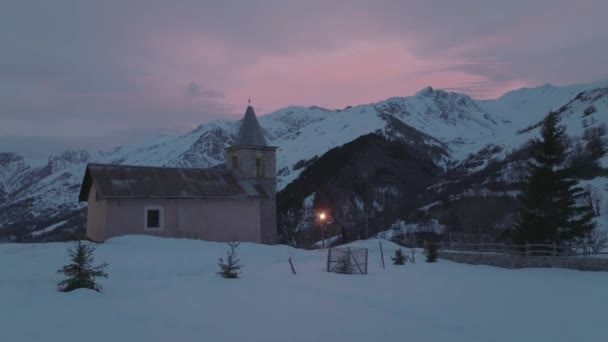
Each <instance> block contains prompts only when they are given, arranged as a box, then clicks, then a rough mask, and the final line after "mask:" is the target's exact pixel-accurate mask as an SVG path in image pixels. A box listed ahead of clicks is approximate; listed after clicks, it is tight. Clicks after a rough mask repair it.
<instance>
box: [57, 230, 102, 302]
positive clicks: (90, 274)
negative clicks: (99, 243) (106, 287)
mask: <svg viewBox="0 0 608 342" xmlns="http://www.w3.org/2000/svg"><path fill="white" fill-rule="evenodd" d="M94 252H95V246H94V245H92V244H83V243H82V242H81V241H78V245H76V248H75V249H72V248H69V249H68V254H69V255H70V259H71V260H72V263H71V264H69V265H65V266H63V267H61V268H60V269H59V270H57V273H59V274H63V275H65V276H66V277H68V278H67V279H64V280H62V281H60V282H59V283H58V284H57V286H58V288H59V291H61V292H70V291H73V290H76V289H81V288H85V289H91V290H95V291H97V292H100V291H101V285H99V284H97V283H96V282H95V279H96V278H107V277H108V274H107V273H106V272H105V271H104V269H105V268H106V267H108V263H106V262H104V263H103V264H101V265H98V266H93V259H94V257H93V253H94Z"/></svg>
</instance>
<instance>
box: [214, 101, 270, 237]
mask: <svg viewBox="0 0 608 342" xmlns="http://www.w3.org/2000/svg"><path fill="white" fill-rule="evenodd" d="M276 150H277V147H274V146H268V144H267V143H266V139H265V138H264V134H263V132H262V127H261V126H260V123H259V122H258V119H257V117H256V115H255V112H254V110H253V107H252V106H251V101H250V103H249V106H247V110H246V111H245V117H244V118H243V120H241V127H240V129H239V134H238V136H237V138H236V140H235V141H234V143H233V144H232V146H230V147H229V148H228V149H226V157H225V160H226V168H228V170H231V171H232V172H233V174H234V175H235V176H236V177H237V178H238V179H244V180H248V181H250V182H251V183H253V184H258V185H259V186H261V188H262V189H263V191H264V194H262V198H261V199H260V217H261V228H262V232H261V234H262V236H261V241H262V243H267V244H273V243H276V240H277V205H276V192H277V175H276V174H277V158H276Z"/></svg>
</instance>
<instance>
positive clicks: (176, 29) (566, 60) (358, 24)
mask: <svg viewBox="0 0 608 342" xmlns="http://www.w3.org/2000/svg"><path fill="white" fill-rule="evenodd" d="M607 10H608V3H606V2H604V1H599V0H584V1H580V2H577V3H572V2H570V1H566V0H559V1H553V0H543V1H536V2H534V3H529V2H528V1H523V0H522V1H519V0H516V1H511V2H507V3H505V2H492V3H490V2H487V1H479V0H466V1H461V2H458V3H454V2H451V1H439V0H438V1H431V2H429V1H417V0H413V1H408V2H407V3H405V2H394V1H366V0H354V1H349V2H340V1H337V2H331V3H327V2H325V1H318V0H312V1H307V2H293V3H291V2H290V3H285V2H283V1H280V0H264V1H260V2H256V3H252V2H248V1H231V2H227V3H216V2H209V1H192V0H178V1H172V2H169V1H159V2H154V3H150V2H148V1H141V0H129V1H118V0H109V1H105V2H102V3H99V2H76V3H74V2H71V1H64V0H58V1H53V2H51V3H36V4H32V3H26V2H14V3H11V4H9V5H7V6H5V8H3V11H2V12H1V13H0V28H1V29H0V46H1V47H2V51H3V55H2V61H1V62H0V103H3V110H2V111H0V121H1V122H2V125H0V151H4V150H7V149H9V148H11V149H14V148H15V147H16V148H18V149H21V150H25V151H29V152H31V153H38V154H41V155H46V154H49V153H47V152H45V151H47V150H48V148H50V147H52V146H50V145H55V146H59V145H61V146H66V147H67V146H74V145H79V146H80V145H81V144H85V145H89V146H101V145H104V144H105V141H112V142H113V145H123V144H128V143H131V142H136V141H141V140H142V139H147V138H149V137H151V136H156V135H159V134H160V135H175V134H180V133H184V132H187V131H189V130H192V129H194V128H196V127H197V126H199V125H200V124H201V123H205V122H209V121H212V120H216V119H224V120H237V119H240V116H241V115H242V108H244V107H245V105H246V101H247V99H248V98H249V97H251V98H252V100H253V104H254V106H255V108H256V110H257V112H259V113H270V112H273V111H275V110H278V109H280V108H284V107H287V106H290V105H294V106H313V105H314V106H318V107H322V108H334V109H341V108H345V107H346V106H349V105H350V106H353V105H357V104H365V103H373V102H378V101H382V100H384V99H388V98H392V97H404V96H408V94H415V93H416V92H417V91H419V90H420V89H423V88H424V87H426V86H427V85H431V86H432V87H433V88H434V89H444V90H446V91H454V92H458V93H464V94H467V95H469V96H470V97H472V98H474V99H491V98H497V97H499V96H500V95H503V94H504V93H507V92H509V91H513V90H516V89H520V88H522V87H528V88H529V87H536V86H541V85H544V84H547V83H549V84H555V85H572V84H586V83H590V82H596V81H597V80H603V79H608V65H607V64H606V63H605V56H606V54H607V53H608V30H606V28H607V27H608V25H607V24H606V23H605V21H604V18H603V13H605V12H606V11H607ZM576 13H585V15H584V16H583V15H576ZM30 138H31V139H30ZM32 140H35V142H30V144H31V146H29V147H28V146H26V145H27V144H28V142H27V141H32Z"/></svg>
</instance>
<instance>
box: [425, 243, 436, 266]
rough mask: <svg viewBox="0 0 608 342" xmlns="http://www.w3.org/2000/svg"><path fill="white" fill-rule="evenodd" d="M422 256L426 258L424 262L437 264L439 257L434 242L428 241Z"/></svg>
mask: <svg viewBox="0 0 608 342" xmlns="http://www.w3.org/2000/svg"><path fill="white" fill-rule="evenodd" d="M424 255H425V256H426V262H437V258H438V257H439V255H438V252H437V244H436V243H435V242H431V241H428V242H427V243H426V245H425V246H424Z"/></svg>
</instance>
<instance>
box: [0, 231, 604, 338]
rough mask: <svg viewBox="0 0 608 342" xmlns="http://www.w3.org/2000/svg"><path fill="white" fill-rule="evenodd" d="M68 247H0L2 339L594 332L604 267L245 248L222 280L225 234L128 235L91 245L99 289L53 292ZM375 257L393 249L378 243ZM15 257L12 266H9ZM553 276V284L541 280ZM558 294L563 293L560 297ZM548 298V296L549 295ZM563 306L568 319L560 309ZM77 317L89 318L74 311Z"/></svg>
mask: <svg viewBox="0 0 608 342" xmlns="http://www.w3.org/2000/svg"><path fill="white" fill-rule="evenodd" d="M71 246H73V243H48V244H2V245H0V269H2V270H3V274H2V281H0V303H2V310H0V322H3V323H5V324H3V325H2V336H3V340H5V341H23V342H25V341H41V340H48V341H65V342H72V341H74V342H75V341H81V340H83V339H85V340H87V341H89V342H107V341H149V342H155V341H163V342H166V341H226V342H229V341H235V342H236V341H239V342H242V341H265V342H272V341H281V342H282V341H307V342H308V341H351V342H369V341H391V342H394V341H396V340H402V339H403V337H404V336H405V337H407V338H408V339H410V340H413V341H451V342H461V341H462V342H477V341H479V342H482V341H483V342H485V341H496V342H500V341H552V342H560V341H564V342H565V341H602V340H603V339H604V338H605V329H604V324H605V311H606V310H605V309H606V308H605V303H606V302H608V294H607V293H606V291H605V289H606V287H607V286H608V274H606V273H603V272H579V271H571V270H565V269H524V270H508V269H500V268H494V267H486V266H473V265H466V264H457V263H452V262H449V261H444V260H439V262H438V263H435V264H428V263H424V262H422V261H421V260H420V259H422V257H421V253H420V252H419V253H418V254H417V259H419V260H418V262H417V263H415V264H407V265H406V266H394V265H392V264H387V266H386V269H382V267H381V263H380V252H379V250H378V240H368V241H365V242H356V243H353V244H351V246H356V247H366V248H369V253H370V254H369V267H368V274H367V275H342V274H335V273H327V272H325V270H324V267H325V262H326V254H325V251H324V250H317V251H305V250H296V251H295V253H294V257H293V259H294V264H295V268H296V270H297V274H296V275H292V274H291V270H290V268H289V264H288V263H287V257H288V250H287V247H286V246H264V245H258V244H242V245H241V246H240V247H238V249H237V252H238V256H239V258H240V259H241V262H242V264H243V265H244V268H243V274H242V277H241V279H230V280H229V279H223V278H221V277H219V276H218V275H217V274H215V272H216V271H217V269H218V267H217V264H216V262H217V259H218V258H219V257H221V256H224V255H225V252H226V247H227V246H226V244H220V243H211V242H204V241H196V240H187V239H161V238H152V237H144V236H138V237H135V236H131V237H122V238H114V239H111V240H109V241H107V242H105V243H104V244H101V245H99V246H98V249H97V253H96V255H95V257H96V263H97V262H103V261H106V262H108V263H109V268H108V273H109V278H108V279H101V280H100V284H101V285H102V286H103V292H102V293H96V292H93V291H89V290H76V291H74V292H71V293H61V292H58V291H57V290H56V284H57V282H58V281H59V280H61V276H60V275H58V274H56V273H55V270H56V269H58V268H59V267H61V265H63V264H65V263H66V262H67V261H68V257H67V253H66V248H67V247H71ZM383 247H384V253H385V256H386V255H392V254H393V251H394V249H396V248H397V246H396V245H394V244H392V243H390V242H387V241H383ZM15 265H20V267H14V266H15ZM548 284H551V286H547V285H548ZM565 293H567V294H568V295H567V296H565V295H564V294H565ZM557 298H559V300H556V299H557ZM564 308H567V309H568V310H569V311H570V312H575V313H576V314H574V315H569V314H567V313H564ZM83 313H86V314H83Z"/></svg>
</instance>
